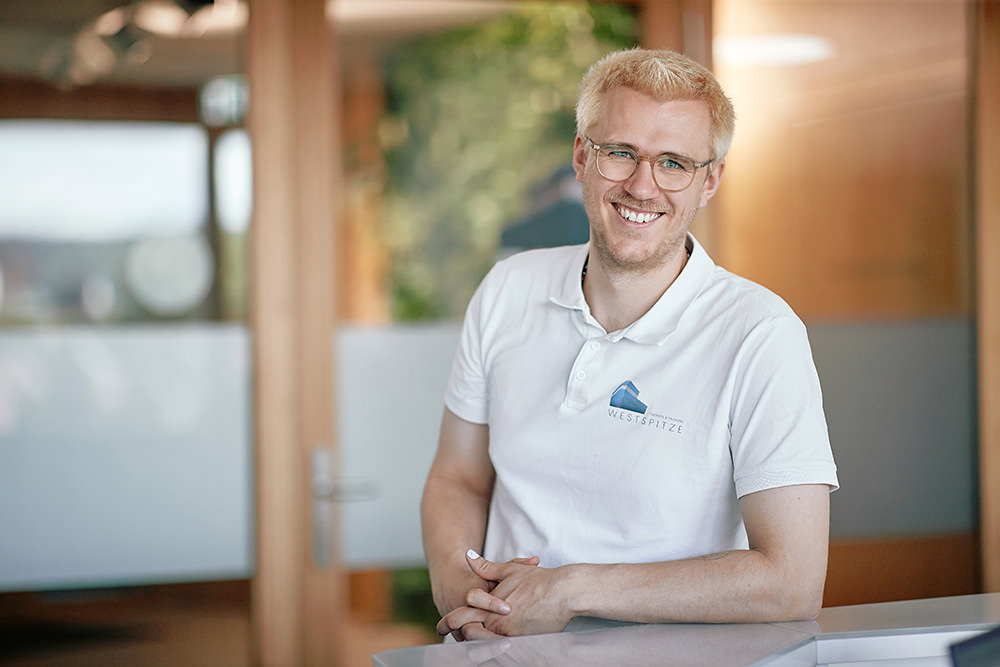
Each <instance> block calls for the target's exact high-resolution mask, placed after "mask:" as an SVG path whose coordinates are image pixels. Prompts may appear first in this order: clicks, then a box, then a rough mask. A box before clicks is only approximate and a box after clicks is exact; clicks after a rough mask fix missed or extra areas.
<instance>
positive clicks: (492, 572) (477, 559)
mask: <svg viewBox="0 0 1000 667" xmlns="http://www.w3.org/2000/svg"><path fill="white" fill-rule="evenodd" d="M465 561H466V562H467V563H468V564H469V567H470V568H471V569H472V571H473V572H474V573H475V574H476V575H477V576H479V577H480V578H482V579H485V580H486V581H501V580H502V579H503V573H502V572H500V565H498V564H497V563H494V562H493V561H490V560H486V559H485V558H483V557H482V556H480V555H479V553H478V552H476V551H475V550H474V549H469V550H468V551H466V552H465Z"/></svg>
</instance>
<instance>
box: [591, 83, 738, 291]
mask: <svg viewBox="0 0 1000 667" xmlns="http://www.w3.org/2000/svg"><path fill="white" fill-rule="evenodd" d="M710 129H711V120H710V116H709V112H708V107H707V105H706V104H705V103H704V102H699V101H693V100H672V101H669V102H658V101H656V100H655V99H653V98H652V97H649V96H647V95H645V94H643V93H640V92H638V91H635V90H632V89H631V88H623V87H617V88H613V89H611V90H609V91H608V92H607V95H606V97H605V99H604V103H603V105H602V108H601V113H600V116H599V117H598V119H597V122H595V123H594V124H593V125H592V126H591V127H590V128H589V129H588V136H589V137H590V138H591V139H592V140H593V141H594V142H595V143H596V144H599V145H603V144H620V145H623V146H627V147H629V148H631V149H632V150H633V151H635V152H636V153H638V154H640V155H660V154H662V153H674V154H677V155H683V156H687V157H689V158H692V159H693V160H694V161H696V162H703V161H705V160H708V159H709V158H711V157H713V156H712V154H711V148H710V147H711V141H710ZM573 168H574V169H575V170H576V178H577V180H578V181H580V183H582V184H583V203H584V208H585V209H586V212H587V217H588V218H589V220H590V241H591V249H592V251H594V253H592V254H596V257H594V256H592V257H591V262H593V261H595V259H596V260H597V261H599V262H600V263H601V265H602V266H603V267H604V268H605V269H606V270H607V271H608V272H609V273H617V274H623V273H648V272H650V271H655V270H657V269H661V268H662V269H666V268H667V267H670V266H674V267H675V268H676V270H677V271H679V270H680V266H681V265H682V264H683V257H684V255H683V252H682V249H683V247H684V241H685V238H686V236H687V231H688V228H689V227H690V225H691V222H692V220H694V217H695V215H696V214H697V212H698V210H699V209H701V208H702V207H704V206H705V205H706V204H707V203H708V201H709V199H711V198H712V195H714V194H715V191H716V189H717V188H718V187H719V181H720V179H721V178H722V172H723V169H724V168H725V165H724V163H723V162H722V161H720V162H719V163H715V162H713V163H712V164H710V165H709V166H707V167H703V168H701V169H699V170H698V172H697V173H696V174H695V177H694V181H693V182H692V183H691V185H690V186H688V187H687V188H686V189H685V190H682V191H680V192H665V191H663V190H661V189H660V188H659V187H658V186H657V185H656V183H655V182H654V181H653V173H652V170H651V169H650V164H649V163H648V162H640V163H639V166H638V168H636V170H635V172H634V173H633V174H632V176H631V177H629V178H628V179H627V180H625V181H622V182H620V183H615V182H612V181H609V180H607V179H606V178H604V177H603V176H601V174H600V173H599V172H598V170H597V154H596V151H594V150H593V149H592V148H591V147H590V145H589V144H588V143H587V141H586V139H584V138H583V137H577V138H576V145H575V148H574V153H573Z"/></svg>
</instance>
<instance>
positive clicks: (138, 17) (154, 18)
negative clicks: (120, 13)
mask: <svg viewBox="0 0 1000 667" xmlns="http://www.w3.org/2000/svg"><path fill="white" fill-rule="evenodd" d="M187 20H188V15H187V12H185V11H184V10H183V9H181V8H180V6H179V5H177V4H175V3H173V2H169V0H147V2H143V3H141V4H140V5H139V6H138V7H136V10H135V18H134V21H135V24H136V25H137V26H139V27H140V28H142V29H143V30H146V31H148V32H151V33H153V34H156V35H163V36H165V37H176V36H178V35H180V34H181V32H182V31H183V30H184V24H185V23H186V22H187Z"/></svg>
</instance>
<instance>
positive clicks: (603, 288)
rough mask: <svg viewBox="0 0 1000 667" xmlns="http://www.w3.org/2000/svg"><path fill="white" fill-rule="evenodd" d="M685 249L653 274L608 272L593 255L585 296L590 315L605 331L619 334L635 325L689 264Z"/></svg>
mask: <svg viewBox="0 0 1000 667" xmlns="http://www.w3.org/2000/svg"><path fill="white" fill-rule="evenodd" d="M688 256H689V253H688V252H687V248H686V247H685V246H682V247H681V252H679V253H677V254H676V255H675V256H672V257H671V258H670V259H669V260H668V261H667V262H665V263H664V264H662V265H661V266H659V267H656V268H655V269H653V270H650V271H642V272H638V271H622V270H614V269H609V267H607V266H606V265H605V264H604V263H602V262H601V261H600V258H599V256H597V255H596V254H592V255H591V256H589V257H588V259H587V268H586V272H585V276H584V280H583V295H584V298H585V299H586V300H587V304H588V305H589V306H590V313H591V315H593V316H594V319H596V320H597V321H598V322H599V323H600V325H601V326H602V327H604V330H605V331H608V332H611V331H618V330H619V329H623V328H625V327H627V326H628V325H630V324H632V323H633V322H635V321H636V320H638V319H639V318H640V317H642V316H643V315H645V314H646V313H647V312H648V311H649V309H650V308H652V307H653V304H655V303H656V302H657V301H658V300H659V299H660V297H661V296H663V293H664V292H666V291H667V288H669V287H670V285H672V284H673V282H674V281H675V280H676V279H677V276H679V275H680V273H681V271H682V270H683V269H684V267H685V265H686V264H687V260H688Z"/></svg>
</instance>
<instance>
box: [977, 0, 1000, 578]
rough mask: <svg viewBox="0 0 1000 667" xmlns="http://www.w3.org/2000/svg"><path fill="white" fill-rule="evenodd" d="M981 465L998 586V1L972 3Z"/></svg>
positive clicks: (987, 542)
mask: <svg viewBox="0 0 1000 667" xmlns="http://www.w3.org/2000/svg"><path fill="white" fill-rule="evenodd" d="M975 11H976V17H975V23H974V25H975V26H976V28H975V29H976V38H975V41H974V43H975V44H976V53H975V55H974V63H975V64H974V72H975V80H974V82H973V85H974V87H975V95H976V100H977V106H976V126H975V138H976V140H977V141H976V144H977V145H976V148H975V155H976V171H975V174H976V175H975V184H976V248H977V254H978V257H977V263H978V290H977V291H978V301H979V312H978V327H979V342H978V346H979V470H980V496H981V501H980V505H981V521H982V526H981V536H982V558H983V568H982V569H983V589H984V590H985V591H987V592H1000V188H998V187H997V185H998V184H1000V2H997V1H996V0H979V1H978V2H977V3H976V5H975Z"/></svg>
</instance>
